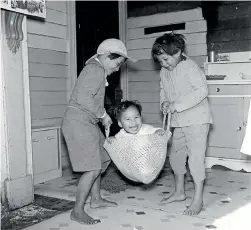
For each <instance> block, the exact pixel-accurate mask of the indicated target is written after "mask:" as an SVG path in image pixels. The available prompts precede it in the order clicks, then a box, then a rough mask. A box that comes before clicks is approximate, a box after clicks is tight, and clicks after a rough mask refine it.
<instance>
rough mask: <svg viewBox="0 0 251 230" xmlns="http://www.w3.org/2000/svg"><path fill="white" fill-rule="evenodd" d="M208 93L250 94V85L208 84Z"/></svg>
mask: <svg viewBox="0 0 251 230" xmlns="http://www.w3.org/2000/svg"><path fill="white" fill-rule="evenodd" d="M208 92H209V95H250V94H251V85H220V84H219V85H208Z"/></svg>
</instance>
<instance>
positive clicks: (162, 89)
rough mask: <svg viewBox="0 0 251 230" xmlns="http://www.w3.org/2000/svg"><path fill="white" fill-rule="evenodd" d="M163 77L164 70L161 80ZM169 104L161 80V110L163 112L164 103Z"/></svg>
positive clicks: (161, 72)
mask: <svg viewBox="0 0 251 230" xmlns="http://www.w3.org/2000/svg"><path fill="white" fill-rule="evenodd" d="M162 77H163V69H162V70H161V71H160V79H162ZM164 102H166V103H168V100H167V98H166V93H165V90H164V88H163V83H162V80H160V110H161V111H163V103H164Z"/></svg>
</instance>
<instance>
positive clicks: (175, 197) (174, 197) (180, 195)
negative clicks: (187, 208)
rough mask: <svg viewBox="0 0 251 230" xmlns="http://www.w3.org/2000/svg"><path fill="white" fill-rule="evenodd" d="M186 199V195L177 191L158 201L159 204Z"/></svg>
mask: <svg viewBox="0 0 251 230" xmlns="http://www.w3.org/2000/svg"><path fill="white" fill-rule="evenodd" d="M185 199H186V196H185V194H184V193H178V192H174V193H173V194H172V195H171V196H169V197H167V198H163V199H162V200H161V201H160V203H161V204H169V203H172V202H177V201H183V200H185Z"/></svg>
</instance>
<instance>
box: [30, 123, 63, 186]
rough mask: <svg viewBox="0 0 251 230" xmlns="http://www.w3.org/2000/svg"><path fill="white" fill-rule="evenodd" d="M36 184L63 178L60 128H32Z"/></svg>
mask: <svg viewBox="0 0 251 230" xmlns="http://www.w3.org/2000/svg"><path fill="white" fill-rule="evenodd" d="M32 156H33V158H32V159H33V175H34V184H38V183H42V182H45V181H48V180H52V179H55V178H57V177H60V176H62V167H61V148H60V127H46V128H41V127H36V128H32Z"/></svg>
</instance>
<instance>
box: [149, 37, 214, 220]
mask: <svg viewBox="0 0 251 230" xmlns="http://www.w3.org/2000/svg"><path fill="white" fill-rule="evenodd" d="M152 56H153V58H154V60H156V61H158V62H159V63H160V65H161V67H162V68H161V71H160V106H161V110H162V111H163V112H164V113H168V112H171V113H172V118H171V127H173V128H174V132H173V141H172V146H171V152H170V155H169V160H170V164H171V167H172V169H173V172H174V175H175V192H174V193H173V194H172V195H171V196H169V197H167V198H164V199H163V200H162V201H161V202H162V203H171V202H174V201H183V200H185V199H186V195H185V190H184V175H185V173H186V161H187V158H188V165H189V169H190V173H191V175H192V177H193V181H194V186H195V194H194V197H193V201H192V203H191V205H190V206H189V207H188V208H187V209H186V210H185V212H184V214H186V215H197V214H198V213H199V212H200V211H201V209H202V206H203V187H204V180H205V178H206V175H205V164H204V161H205V152H206V148H207V136H208V131H209V125H210V123H211V113H210V108H209V103H208V98H207V96H208V89H207V82H206V78H205V75H204V73H203V72H202V71H201V69H200V68H199V66H198V65H197V64H196V63H195V62H194V61H193V60H191V59H190V58H189V57H188V56H187V55H186V54H185V39H184V36H183V35H181V34H173V33H170V34H164V35H162V36H160V37H159V38H157V39H156V41H155V43H154V44H153V47H152Z"/></svg>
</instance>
